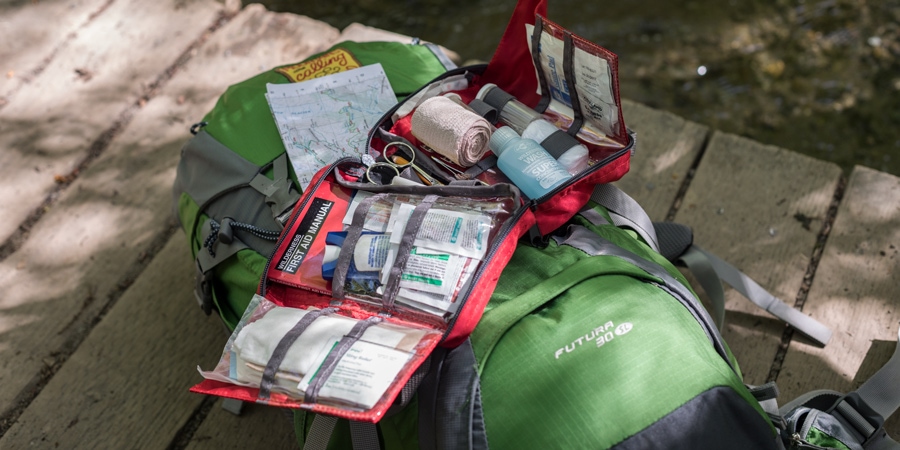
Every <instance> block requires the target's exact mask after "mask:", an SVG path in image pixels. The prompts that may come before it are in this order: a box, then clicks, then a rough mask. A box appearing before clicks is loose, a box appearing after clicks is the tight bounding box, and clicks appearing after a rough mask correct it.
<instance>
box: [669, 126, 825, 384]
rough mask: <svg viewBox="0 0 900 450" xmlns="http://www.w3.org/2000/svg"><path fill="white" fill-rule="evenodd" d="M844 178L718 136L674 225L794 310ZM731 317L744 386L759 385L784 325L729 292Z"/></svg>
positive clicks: (796, 157) (729, 335) (802, 159)
mask: <svg viewBox="0 0 900 450" xmlns="http://www.w3.org/2000/svg"><path fill="white" fill-rule="evenodd" d="M840 174H841V169H840V168H839V167H837V166H836V165H834V164H831V163H826V162H822V161H818V160H815V159H812V158H809V157H807V156H803V155H800V154H798V153H793V152H790V151H787V150H784V149H781V148H777V147H772V146H766V145H762V144H759V143H757V142H754V141H751V140H748V139H744V138H740V137H737V136H734V135H729V134H724V133H720V132H716V133H714V134H713V136H712V138H711V139H710V142H709V145H708V147H707V149H706V152H705V154H704V156H703V160H702V161H701V163H700V165H699V166H698V168H697V173H696V175H695V177H694V179H693V181H692V182H691V185H690V188H689V189H688V190H687V192H686V194H685V197H684V200H683V202H682V204H681V207H680V209H679V210H678V213H677V215H676V217H675V221H676V222H680V223H684V224H686V225H689V226H691V227H692V228H693V229H694V243H695V244H697V245H699V246H700V247H702V248H704V249H706V250H709V251H711V252H713V253H715V254H717V255H718V256H720V257H721V258H722V259H724V260H726V261H728V262H730V263H731V264H733V265H734V266H735V267H737V268H738V269H740V270H742V271H743V272H744V273H746V274H748V275H749V276H750V277H751V278H753V279H754V280H756V281H757V282H758V283H759V284H760V285H761V286H763V287H764V288H766V289H768V290H769V291H770V292H772V294H774V295H775V296H777V297H779V298H781V299H783V300H786V301H787V302H788V303H789V304H790V305H793V304H794V300H795V298H796V296H797V293H798V292H799V290H800V286H801V284H802V282H803V277H804V274H805V273H806V269H807V266H808V265H809V260H810V256H811V254H812V250H813V248H814V246H815V244H816V239H817V235H818V233H819V230H820V228H821V227H822V223H823V222H822V219H823V218H824V217H825V214H826V212H827V210H828V207H829V205H830V203H831V200H832V197H833V194H834V191H835V188H836V186H837V183H838V180H839V177H840ZM807 218H809V220H807ZM726 310H727V312H726V326H725V330H724V332H723V336H724V337H725V341H726V342H728V343H729V345H730V346H731V348H732V350H733V351H734V353H735V355H736V356H737V358H738V361H739V363H740V365H741V369H742V370H743V373H744V376H745V381H746V382H747V383H751V384H761V383H763V382H764V381H765V379H766V377H767V375H768V373H769V368H770V367H771V365H772V361H773V359H774V356H775V353H776V350H777V348H778V345H779V342H780V339H781V335H782V331H783V329H784V325H783V324H782V323H781V322H780V321H778V320H777V319H775V318H774V317H772V316H770V315H768V314H767V313H766V312H764V311H762V310H761V309H759V308H757V307H756V306H755V305H753V304H751V303H750V302H749V301H747V300H746V299H744V298H743V297H741V296H740V294H738V293H737V292H735V291H734V290H732V289H730V288H729V289H727V290H726Z"/></svg>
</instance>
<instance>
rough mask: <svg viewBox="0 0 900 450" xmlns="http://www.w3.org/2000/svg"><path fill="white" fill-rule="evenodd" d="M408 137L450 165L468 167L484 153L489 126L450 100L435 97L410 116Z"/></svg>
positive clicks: (489, 131) (486, 147) (487, 140)
mask: <svg viewBox="0 0 900 450" xmlns="http://www.w3.org/2000/svg"><path fill="white" fill-rule="evenodd" d="M412 134H413V136H415V137H416V139H418V140H419V141H421V142H422V143H424V144H425V145H427V146H429V147H431V148H432V149H434V151H436V152H438V153H440V154H441V155H443V156H446V157H447V158H449V159H450V160H451V161H453V162H454V163H456V164H459V165H460V166H463V167H470V166H473V165H475V163H477V162H478V161H479V160H480V159H481V157H482V156H484V154H485V152H487V150H488V142H490V140H491V124H489V123H488V122H487V120H484V118H483V117H481V116H479V115H478V114H475V113H473V112H472V111H469V110H468V109H466V108H464V107H462V106H460V105H459V104H457V103H456V102H454V101H453V100H450V99H449V98H446V97H443V96H437V97H432V98H429V99H428V100H425V101H424V102H422V104H421V105H419V107H418V108H416V110H415V112H413V115H412Z"/></svg>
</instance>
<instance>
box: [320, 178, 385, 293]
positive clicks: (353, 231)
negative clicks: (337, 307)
mask: <svg viewBox="0 0 900 450" xmlns="http://www.w3.org/2000/svg"><path fill="white" fill-rule="evenodd" d="M386 195H387V194H375V195H373V196H371V197H368V198H366V199H365V200H363V201H361V202H359V205H358V206H357V207H356V211H353V219H352V221H351V222H350V226H349V227H347V237H345V238H344V243H343V245H341V251H340V253H339V254H338V259H337V263H335V267H334V276H333V278H332V280H331V297H332V298H334V299H336V300H343V298H344V283H346V281H347V273H348V272H349V270H350V262H351V261H352V260H353V252H354V249H356V243H357V242H359V237H360V236H362V231H363V225H364V224H365V223H366V215H368V214H369V209H370V208H371V207H372V205H373V204H375V202H377V201H379V200H381V199H382V198H384V197H385V196H386Z"/></svg>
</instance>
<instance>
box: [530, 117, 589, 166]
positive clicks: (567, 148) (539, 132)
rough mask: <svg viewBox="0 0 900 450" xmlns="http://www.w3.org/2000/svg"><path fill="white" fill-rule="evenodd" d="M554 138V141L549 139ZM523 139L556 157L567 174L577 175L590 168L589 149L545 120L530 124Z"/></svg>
mask: <svg viewBox="0 0 900 450" xmlns="http://www.w3.org/2000/svg"><path fill="white" fill-rule="evenodd" d="M550 136H553V138H554V139H548V138H549V137H550ZM522 138H523V139H531V140H533V141H535V142H538V143H540V144H541V147H544V149H545V150H547V153H550V156H556V155H558V156H556V160H557V161H558V162H559V165H561V166H563V168H564V169H566V171H567V172H569V173H570V174H572V175H575V174H577V173H579V172H581V171H582V170H584V169H587V167H588V149H587V147H585V146H584V145H582V144H581V143H580V142H578V140H577V139H575V138H573V137H572V136H571V135H570V134H568V133H566V132H565V131H562V130H560V129H559V128H556V126H555V125H553V124H552V123H550V122H547V121H546V120H544V119H538V120H535V121H534V122H531V123H529V124H528V126H527V127H525V131H524V132H522Z"/></svg>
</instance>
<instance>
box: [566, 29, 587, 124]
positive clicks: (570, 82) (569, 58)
mask: <svg viewBox="0 0 900 450" xmlns="http://www.w3.org/2000/svg"><path fill="white" fill-rule="evenodd" d="M563 75H565V77H566V88H568V90H569V102H570V103H571V104H572V125H569V129H568V130H566V131H567V132H568V133H569V134H570V135H572V136H575V135H576V134H578V130H580V129H581V126H582V125H584V114H582V112H581V99H580V98H578V87H577V86H576V85H575V42H574V40H573V39H572V33H571V32H568V31H566V34H565V37H564V38H563Z"/></svg>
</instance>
